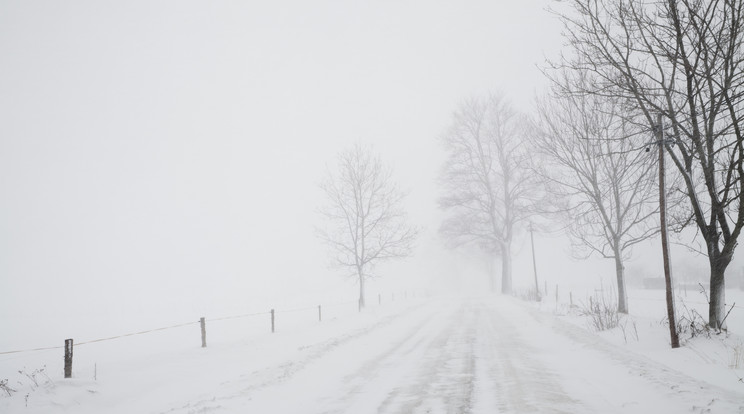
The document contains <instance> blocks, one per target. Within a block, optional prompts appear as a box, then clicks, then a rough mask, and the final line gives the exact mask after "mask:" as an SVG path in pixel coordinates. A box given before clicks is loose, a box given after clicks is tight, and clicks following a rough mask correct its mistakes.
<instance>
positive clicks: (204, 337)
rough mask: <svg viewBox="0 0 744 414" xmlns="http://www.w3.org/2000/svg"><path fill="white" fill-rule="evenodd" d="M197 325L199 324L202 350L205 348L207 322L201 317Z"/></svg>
mask: <svg viewBox="0 0 744 414" xmlns="http://www.w3.org/2000/svg"><path fill="white" fill-rule="evenodd" d="M199 324H201V334H202V348H206V347H207V321H206V320H205V319H204V317H203V316H202V317H201V319H199Z"/></svg>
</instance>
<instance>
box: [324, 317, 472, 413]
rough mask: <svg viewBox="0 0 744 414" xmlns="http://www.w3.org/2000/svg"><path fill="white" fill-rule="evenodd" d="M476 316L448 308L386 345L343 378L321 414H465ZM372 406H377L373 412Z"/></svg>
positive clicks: (470, 389)
mask: <svg viewBox="0 0 744 414" xmlns="http://www.w3.org/2000/svg"><path fill="white" fill-rule="evenodd" d="M475 313H476V311H475V309H473V307H472V306H470V305H463V304H457V305H455V306H451V305H450V306H448V307H447V309H444V310H442V311H441V312H439V315H438V316H436V317H434V318H431V319H430V320H429V321H428V322H427V324H426V326H425V327H424V328H423V329H419V330H418V331H417V332H416V334H415V335H413V336H410V337H408V338H404V339H403V340H401V341H397V342H394V343H391V344H390V346H389V348H388V349H387V350H386V351H385V352H384V353H382V354H380V355H379V356H378V357H376V358H374V359H372V360H370V361H368V362H366V363H364V364H362V365H361V366H360V367H359V368H357V369H356V370H355V371H354V372H353V373H351V374H349V375H347V376H346V377H345V379H344V383H347V384H349V385H348V386H345V387H343V388H342V389H341V390H339V394H340V395H335V396H334V397H332V398H333V401H332V402H333V404H332V408H331V409H328V410H325V411H322V412H323V413H324V414H337V413H352V412H354V413H358V412H376V413H379V414H398V413H400V414H403V413H405V414H417V413H433V412H437V413H438V412H446V413H466V412H470V410H471V405H472V396H473V389H474V372H475V358H474V353H473V346H474V343H475V335H476V330H475V329H474V328H475V317H474V315H475ZM374 407H377V408H376V409H374Z"/></svg>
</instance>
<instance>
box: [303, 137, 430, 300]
mask: <svg viewBox="0 0 744 414" xmlns="http://www.w3.org/2000/svg"><path fill="white" fill-rule="evenodd" d="M336 167H337V169H336V170H335V171H330V170H329V171H328V172H327V174H326V177H325V179H324V181H323V182H322V183H321V185H320V188H321V189H322V190H323V192H324V193H325V195H326V204H325V205H324V206H322V207H321V209H320V212H321V214H322V215H323V216H324V217H325V219H326V221H325V226H324V227H322V228H318V229H317V234H318V236H319V237H320V238H321V239H322V240H323V241H325V242H326V243H327V244H328V246H330V248H331V252H332V260H333V263H334V264H335V265H337V266H339V267H341V268H345V269H347V270H349V276H353V277H355V278H357V280H358V282H359V306H360V307H364V282H365V281H366V280H367V279H368V278H370V277H372V276H373V273H372V270H373V268H374V266H375V264H377V263H379V262H381V261H384V260H388V259H395V258H402V257H406V256H408V255H410V254H411V252H412V249H413V244H414V242H415V240H416V237H417V235H418V230H417V229H416V228H414V227H412V226H410V225H409V224H408V221H407V217H406V213H405V211H404V210H403V198H404V195H405V194H404V193H403V192H402V191H400V189H399V188H398V185H397V184H396V183H395V182H394V181H393V179H392V170H391V169H390V168H389V167H388V166H386V165H384V164H383V162H382V161H381V160H380V158H379V157H378V156H377V155H375V154H373V153H372V151H371V150H370V149H368V148H363V147H362V146H360V145H355V146H354V147H352V148H350V149H348V150H345V151H342V152H341V153H339V154H338V159H337V166H336Z"/></svg>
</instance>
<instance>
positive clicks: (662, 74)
mask: <svg viewBox="0 0 744 414" xmlns="http://www.w3.org/2000/svg"><path fill="white" fill-rule="evenodd" d="M569 3H570V5H571V6H572V10H570V11H566V12H564V13H561V19H562V20H563V22H564V26H565V31H564V32H565V35H566V37H567V41H568V44H569V45H570V46H571V54H570V55H569V56H567V57H564V58H563V59H561V61H560V62H559V63H558V64H557V65H556V66H564V67H567V68H573V69H579V70H585V71H589V72H591V73H592V74H593V77H594V78H595V79H596V82H594V83H593V84H591V85H588V87H586V88H585V92H586V93H592V94H599V95H611V96H619V97H621V98H624V99H626V100H627V102H628V103H630V104H632V109H634V110H635V112H636V113H638V114H640V116H641V117H642V119H644V124H645V126H646V128H648V129H649V130H650V129H651V128H650V127H651V126H653V125H654V124H656V119H655V117H656V115H657V114H661V115H662V116H663V118H664V119H665V120H666V122H664V123H665V124H666V125H667V126H668V130H667V131H666V135H667V136H671V137H674V138H676V140H677V144H678V145H675V146H674V147H672V146H671V145H669V144H664V146H665V147H666V148H665V150H666V151H668V152H669V154H670V155H671V158H672V160H673V163H674V165H675V166H676V167H677V169H678V170H679V172H680V173H681V175H682V178H683V180H684V188H683V189H682V191H683V192H684V193H685V195H686V198H687V199H688V200H689V205H690V209H689V215H688V217H687V221H688V222H690V223H695V225H696V226H697V230H698V233H699V235H700V236H701V237H702V238H703V239H704V240H705V245H706V253H707V256H708V261H709V265H710V291H711V294H710V299H709V300H710V307H709V314H708V316H709V320H708V323H709V324H710V325H711V326H712V327H715V328H718V329H721V328H723V322H724V318H725V312H724V309H725V282H724V274H725V271H726V268H727V267H728V265H729V263H730V262H731V259H732V257H733V254H734V249H735V248H736V245H737V240H738V238H739V235H740V233H741V231H742V227H743V226H744V168H743V163H744V145H743V142H744V130H743V129H742V128H743V127H744V125H742V117H743V116H744V105H743V102H744V100H743V99H744V59H743V58H744V54H743V53H742V40H743V36H744V31H743V29H744V1H742V0H721V1H699V0H664V1H657V2H648V1H643V0H621V1H616V0H571V1H570V2H569ZM629 109H631V107H629ZM649 135H650V132H649Z"/></svg>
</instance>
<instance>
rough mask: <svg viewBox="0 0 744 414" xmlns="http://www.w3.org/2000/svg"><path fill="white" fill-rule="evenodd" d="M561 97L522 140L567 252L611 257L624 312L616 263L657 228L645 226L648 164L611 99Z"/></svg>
mask: <svg viewBox="0 0 744 414" xmlns="http://www.w3.org/2000/svg"><path fill="white" fill-rule="evenodd" d="M566 75H567V76H568V77H571V76H575V75H574V74H566ZM578 76H581V75H580V74H578ZM562 92H565V89H563V88H559V90H558V92H557V93H553V94H552V96H548V97H546V98H545V99H543V100H540V101H538V103H537V113H536V116H535V117H534V121H533V128H532V133H531V134H530V136H531V138H532V140H533V143H534V148H535V151H536V152H538V153H539V154H540V155H541V156H540V157H539V159H540V162H539V163H536V170H537V172H538V174H539V175H540V176H541V177H543V179H544V180H545V181H546V186H545V188H547V189H548V192H549V193H550V194H551V195H552V196H554V197H555V201H556V202H554V203H550V205H551V206H552V210H553V213H556V214H558V215H559V216H561V217H562V218H563V220H562V221H563V222H564V223H565V225H566V227H567V229H568V230H569V234H570V235H571V238H572V240H573V242H574V247H575V252H578V253H580V254H584V255H585V256H589V255H591V254H598V255H600V256H601V257H604V258H608V259H614V261H615V275H616V278H617V287H618V289H617V294H618V311H619V312H622V313H627V312H628V297H627V293H626V286H625V264H624V262H625V260H627V258H628V256H629V255H630V251H631V248H632V247H633V246H634V245H636V244H637V243H640V242H641V241H644V240H646V239H648V238H649V237H651V236H653V235H655V234H656V233H657V230H656V229H657V228H658V227H656V226H653V225H652V224H651V223H650V222H649V219H650V218H651V217H652V215H654V214H655V213H657V212H658V205H657V204H656V191H655V190H656V186H655V180H654V176H653V175H652V174H651V172H652V171H651V170H652V169H653V168H654V167H655V163H654V162H653V160H651V159H648V156H646V152H645V151H643V150H642V148H643V145H640V146H638V145H636V144H635V143H634V141H635V139H634V135H635V132H636V130H637V128H636V127H634V126H633V125H632V124H630V123H628V122H627V120H626V119H625V118H624V116H623V115H622V108H621V106H620V103H621V102H620V100H619V99H617V98H607V97H602V96H597V95H581V94H570V93H562Z"/></svg>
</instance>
